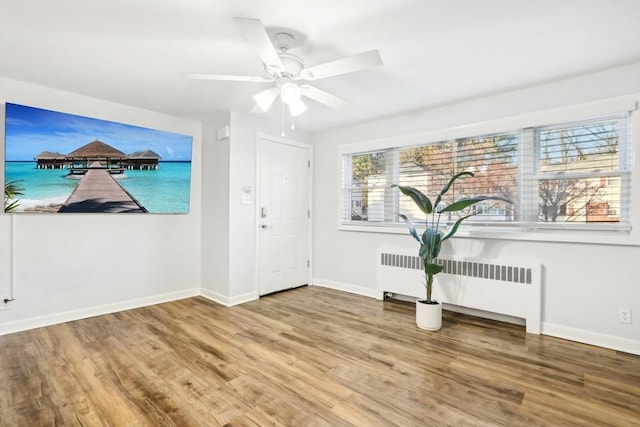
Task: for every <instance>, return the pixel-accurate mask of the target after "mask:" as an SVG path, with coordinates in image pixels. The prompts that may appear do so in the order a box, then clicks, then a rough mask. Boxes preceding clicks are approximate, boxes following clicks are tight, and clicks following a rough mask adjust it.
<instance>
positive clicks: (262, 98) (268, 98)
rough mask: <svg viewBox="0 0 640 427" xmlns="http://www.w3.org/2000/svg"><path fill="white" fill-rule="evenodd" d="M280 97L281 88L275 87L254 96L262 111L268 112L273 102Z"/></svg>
mask: <svg viewBox="0 0 640 427" xmlns="http://www.w3.org/2000/svg"><path fill="white" fill-rule="evenodd" d="M278 96H280V88H279V87H277V86H274V87H272V88H269V89H266V90H263V91H262V92H258V93H257V94H255V95H253V99H254V100H255V101H256V105H257V106H258V107H259V108H260V109H261V110H262V111H267V110H268V109H269V108H270V107H271V104H273V101H275V100H276V99H277V98H278Z"/></svg>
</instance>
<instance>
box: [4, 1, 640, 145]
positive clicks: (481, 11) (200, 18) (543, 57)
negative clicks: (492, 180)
mask: <svg viewBox="0 0 640 427" xmlns="http://www.w3.org/2000/svg"><path fill="white" fill-rule="evenodd" d="M233 17H246V18H257V19H260V20H261V21H262V23H263V24H264V25H265V27H266V28H267V31H268V32H269V33H274V32H277V31H278V30H282V29H286V30H287V32H290V33H293V34H294V35H295V36H296V37H297V43H296V44H298V45H297V46H295V47H294V48H293V49H292V50H291V52H292V53H295V54H297V55H298V56H301V57H302V58H303V59H304V60H305V62H306V65H307V66H312V65H315V64H319V63H323V62H327V61H330V60H333V59H338V58H341V57H344V56H349V55H353V54H356V53H360V52H364V51H368V50H371V49H378V50H379V52H380V55H381V56H382V59H383V61H384V65H383V66H382V67H379V68H376V69H372V70H367V71H361V72H357V73H352V74H348V75H344V76H338V77H332V78H328V79H324V80H319V81H316V82H314V83H313V84H314V85H315V86H317V87H318V88H320V89H323V90H325V91H328V92H331V93H333V94H335V95H338V96H340V97H343V98H345V99H348V100H350V101H351V102H352V104H351V105H350V106H349V107H347V108H346V109H344V110H340V111H335V110H332V109H330V108H328V107H325V106H323V105H320V104H317V103H315V102H314V101H308V102H307V104H308V105H309V109H308V110H307V112H306V113H305V114H304V115H302V116H301V117H299V118H297V120H296V124H297V126H298V127H299V128H301V129H304V130H307V131H310V132H316V131H321V130H326V129H330V128H334V127H339V126H344V125H349V124H354V123H358V122H362V121H366V120H372V119H377V118H380V117H385V116H390V115H396V114H401V113H406V112H408V111H412V110H416V109H421V108H428V107H432V106H437V105H442V104H447V103H451V102H456V101H460V100H464V99H469V98H474V97H478V96H483V95H488V94H493V93H498V92H503V91H507V90H512V89H516V88H521V87H526V86H531V85H535V84H540V83H544V82H548V81H553V80H558V79H562V78H566V77H570V76H574V75H578V74H583V73H588V72H592V71H597V70H601V69H606V68H610V67H614V66H618V65H625V64H629V63H633V62H638V61H640V0H626V1H625V0H588V1H582V0H556V1H551V0H549V1H542V0H538V1H533V0H531V1H525V0H521V1H517V0H513V1H506V0H503V1H497V0H491V1H489V0H487V1H483V0H474V1H471V0H446V1H445V0H438V1H435V0H432V1H429V0H404V1H403V0H377V1H376V0H368V1H364V0H361V1H348V0H343V1H329V0H326V1H305V0H298V1H293V0H290V1H275V0H273V1H267V0H265V1H257V0H236V1H231V0H227V1H224V0H219V1H189V0H182V1H181V0H165V1H149V0H147V1H142V0H137V1H136V0H129V1H125V0H111V1H108V0H104V1H97V0H40V1H32V0H0V76H4V77H7V78H11V79H15V80H21V81H25V82H30V83H34V84H38V85H43V86H48V87H52V88H57V89H62V90H65V91H69V92H74V93H79V94H83V95H88V96H92V97H96V98H102V99H106V100H110V101H115V102H119V103H123V104H128V105H132V106H138V107H141V108H145V109H149V110H154V111H159V112H164V113H168V114H171V115H176V116H183V117H191V118H197V119H206V117H207V115H208V114H210V113H211V112H215V111H229V110H231V111H240V112H249V111H250V110H251V109H252V107H253V100H252V98H251V96H252V95H253V94H255V93H257V92H259V91H261V90H263V89H265V88H267V87H269V84H268V83H249V82H221V81H197V80H188V79H185V78H184V77H183V76H182V75H181V74H182V73H215V74H241V75H262V73H263V70H262V64H261V61H260V59H259V58H258V56H257V55H256V53H255V51H254V50H252V48H251V47H250V46H249V45H248V43H247V42H246V41H245V39H244V38H243V36H242V34H241V33H240V31H239V29H238V28H237V27H236V25H235V23H234V21H233ZM585 89H586V90H588V88H585ZM278 106H279V104H277V105H275V107H276V108H272V110H273V111H271V112H269V113H266V114H268V116H269V117H270V118H271V119H273V120H277V121H279V120H280V114H281V109H280V108H277V107H278ZM263 114H265V113H263Z"/></svg>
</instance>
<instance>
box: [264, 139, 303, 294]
mask: <svg viewBox="0 0 640 427" xmlns="http://www.w3.org/2000/svg"><path fill="white" fill-rule="evenodd" d="M262 140H268V141H271V142H275V143H277V144H283V145H290V146H293V147H297V148H302V149H304V150H306V151H307V153H308V155H309V162H310V166H309V172H308V173H309V176H308V178H309V179H308V183H307V195H308V197H307V206H308V209H309V212H310V213H311V215H310V217H309V221H308V222H307V245H308V249H307V250H308V253H309V268H308V271H307V273H308V275H307V276H308V277H307V283H308V285H311V284H312V283H311V278H312V277H313V145H311V144H307V143H304V142H298V141H294V140H291V139H287V138H282V137H277V136H273V135H269V134H267V133H262V132H257V133H256V169H255V170H256V187H255V211H254V223H255V226H254V227H255V233H256V240H255V242H256V246H255V248H254V251H255V253H254V260H255V265H254V266H253V267H254V268H253V271H254V272H255V275H254V291H255V294H256V296H257V297H258V298H260V244H261V239H262V233H260V203H261V200H260V190H261V188H260V173H261V170H260V163H261V160H262V149H261V143H260V142H261V141H262Z"/></svg>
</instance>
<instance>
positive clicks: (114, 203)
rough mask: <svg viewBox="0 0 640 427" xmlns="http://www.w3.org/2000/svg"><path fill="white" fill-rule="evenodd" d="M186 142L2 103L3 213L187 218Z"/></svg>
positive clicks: (157, 133)
mask: <svg viewBox="0 0 640 427" xmlns="http://www.w3.org/2000/svg"><path fill="white" fill-rule="evenodd" d="M192 143H193V138H192V136H189V135H181V134H177V133H171V132H165V131H160V130H155V129H148V128H143V127H139V126H133V125H128V124H123V123H116V122H111V121H106V120H100V119H95V118H89V117H83V116H78V115H73V114H67V113H62V112H57V111H51V110H45V109H41V108H35V107H30V106H25V105H19V104H11V103H7V104H6V119H5V212H11V213H14V212H15V213H62V214H64V213H159V214H160V213H166V214H183V213H188V212H189V200H190V185H191V150H192Z"/></svg>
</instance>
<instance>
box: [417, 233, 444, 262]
mask: <svg viewBox="0 0 640 427" xmlns="http://www.w3.org/2000/svg"><path fill="white" fill-rule="evenodd" d="M441 246H442V235H441V234H440V232H439V231H437V230H434V229H433V228H427V229H426V230H424V233H422V246H421V247H420V258H422V259H427V260H432V259H434V258H436V257H437V256H438V254H439V253H440V248H441Z"/></svg>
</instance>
